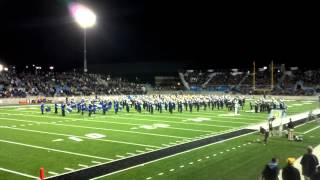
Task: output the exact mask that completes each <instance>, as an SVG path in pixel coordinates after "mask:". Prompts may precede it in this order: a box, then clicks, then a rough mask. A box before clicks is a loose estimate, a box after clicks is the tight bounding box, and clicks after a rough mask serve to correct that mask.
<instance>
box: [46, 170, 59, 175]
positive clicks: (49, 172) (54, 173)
mask: <svg viewBox="0 0 320 180" xmlns="http://www.w3.org/2000/svg"><path fill="white" fill-rule="evenodd" d="M48 174H52V175H58V174H59V173H56V172H53V171H48Z"/></svg>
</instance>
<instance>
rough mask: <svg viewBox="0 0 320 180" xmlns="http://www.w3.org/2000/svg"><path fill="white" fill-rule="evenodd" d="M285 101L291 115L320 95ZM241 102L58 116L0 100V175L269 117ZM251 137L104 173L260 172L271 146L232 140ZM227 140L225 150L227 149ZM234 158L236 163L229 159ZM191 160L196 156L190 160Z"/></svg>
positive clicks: (101, 159)
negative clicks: (237, 109) (237, 107)
mask: <svg viewBox="0 0 320 180" xmlns="http://www.w3.org/2000/svg"><path fill="white" fill-rule="evenodd" d="M247 104H248V103H247ZM287 104H288V105H289V106H290V107H289V110H288V114H289V115H290V114H295V113H299V112H305V111H309V110H310V109H314V108H317V107H318V102H300V101H293V102H288V103H287ZM246 110H248V109H247V107H246V109H245V110H243V111H241V115H240V116H235V117H234V116H228V115H229V113H230V112H229V111H227V110H226V109H224V110H217V109H215V110H213V111H211V110H209V109H207V110H206V111H203V110H200V111H199V112H195V111H194V112H192V113H190V112H183V113H181V114H180V113H177V112H174V114H172V115H170V114H169V113H168V112H163V113H162V114H160V113H158V112H155V113H154V114H153V115H151V114H149V113H141V114H139V113H136V112H133V111H132V112H130V113H126V112H120V113H118V114H117V115H116V114H114V112H112V111H110V112H108V113H107V114H106V115H102V114H101V113H98V114H96V115H93V116H92V117H88V115H87V114H85V115H84V116H82V115H81V114H77V113H75V112H73V113H71V114H67V115H66V117H62V116H61V114H58V115H56V114H54V113H53V112H51V113H48V114H45V115H41V114H40V110H39V106H16V107H0V177H1V179H29V178H32V177H38V174H39V168H40V167H44V168H45V175H46V177H49V176H54V175H57V174H62V173H66V172H71V171H74V170H78V169H83V168H87V167H90V166H94V165H98V164H101V163H106V162H111V161H114V160H118V159H123V158H126V157H130V156H134V155H137V154H143V153H146V152H150V151H154V150H157V149H161V148H166V147H169V146H174V145H175V144H180V143H184V142H189V141H193V140H196V139H199V138H204V137H207V136H212V135H214V134H220V133H223V132H227V131H232V130H235V129H239V128H242V127H246V126H248V125H252V124H256V123H259V122H262V121H265V120H266V118H267V114H266V113H259V114H256V113H250V112H245V111H246ZM309 126H311V125H309ZM312 127H313V126H311V127H310V128H312ZM301 128H303V126H302V127H301ZM306 129H308V128H306ZM318 131H319V130H315V131H312V132H310V133H312V134H313V133H315V135H314V136H315V137H316V136H317V135H319V132H318ZM303 132H304V131H303ZM303 132H302V133H303ZM316 133H318V134H316ZM256 138H257V135H249V136H245V137H242V138H238V139H235V140H230V141H226V142H223V143H219V144H215V145H211V146H208V147H205V148H201V149H199V150H194V151H191V152H188V153H184V154H182V155H177V156H174V157H171V158H168V159H164V160H161V161H157V162H155V163H151V164H148V165H145V166H143V167H139V168H133V169H132V170H127V171H123V172H120V173H116V174H113V175H110V176H108V177H107V179H147V178H149V177H152V179H168V177H169V176H170V178H169V179H195V178H196V179H207V178H208V177H211V176H214V177H219V179H223V177H225V176H229V175H232V176H235V175H236V174H237V173H241V176H243V177H245V175H248V177H253V176H255V175H256V174H257V173H258V172H256V171H257V169H259V168H261V161H265V160H267V159H269V158H270V156H269V155H268V156H266V155H265V156H261V155H259V153H261V152H266V154H267V153H271V150H270V152H269V150H268V149H266V147H261V144H259V143H254V142H252V143H251V144H250V146H249V145H248V146H246V147H248V150H247V148H242V149H243V150H242V149H241V148H240V149H239V150H237V151H234V150H232V147H234V145H238V144H239V145H242V144H244V143H248V142H249V141H251V140H253V139H256ZM312 140H313V139H312V138H308V140H306V141H304V142H303V143H301V144H294V143H293V144H291V142H285V141H284V143H282V141H283V140H282V139H280V138H278V139H277V138H275V139H274V140H273V141H272V142H270V145H267V147H269V146H270V147H272V146H273V145H272V143H275V144H276V143H278V144H281V145H282V146H283V147H284V148H280V149H281V150H279V155H280V154H282V153H284V152H285V149H286V148H289V149H290V148H292V146H293V152H292V153H293V154H294V155H298V153H300V152H301V151H303V150H304V146H305V144H308V143H309V144H315V142H313V141H312ZM242 147H244V145H242ZM226 148H227V150H229V151H224V150H226ZM228 148H229V149H228ZM261 148H265V149H261ZM249 150H250V151H249ZM220 152H222V153H221V154H220ZM275 152H278V151H276V150H275ZM275 152H274V151H272V153H275ZM210 153H211V156H212V153H216V156H217V157H216V158H215V159H214V160H213V159H212V158H213V157H211V156H210ZM222 154H223V156H222ZM225 154H227V156H225ZM275 155H278V154H275ZM207 156H209V158H208V159H207V158H206V157H207ZM228 156H229V157H228ZM199 159H201V160H199ZM232 159H233V160H232ZM256 160H257V162H256ZM232 161H234V162H236V163H231V162H232ZM252 161H253V162H252ZM191 162H193V163H192V164H189V163H191ZM201 162H203V163H201ZM263 163H265V162H263ZM180 164H184V167H182V168H179V167H180V166H182V165H180ZM193 164H194V166H192V165H193ZM196 164H199V165H196ZM249 165H250V166H249ZM168 168H170V169H168ZM244 168H245V169H244ZM252 168H253V169H252ZM172 169H174V170H172ZM178 169H179V171H178ZM170 170H171V171H170ZM230 171H231V172H230ZM168 172H172V173H168ZM159 173H160V175H158V174H159ZM161 173H163V174H161ZM128 177H130V178H128ZM237 177H239V176H237ZM225 179H232V178H228V177H225ZM239 179H241V178H239ZM242 179H244V178H242Z"/></svg>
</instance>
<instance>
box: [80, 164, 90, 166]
mask: <svg viewBox="0 0 320 180" xmlns="http://www.w3.org/2000/svg"><path fill="white" fill-rule="evenodd" d="M78 166H80V167H89V166H87V165H85V164H78Z"/></svg>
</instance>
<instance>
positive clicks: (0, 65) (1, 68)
mask: <svg viewBox="0 0 320 180" xmlns="http://www.w3.org/2000/svg"><path fill="white" fill-rule="evenodd" d="M1 71H3V65H2V64H0V72H1Z"/></svg>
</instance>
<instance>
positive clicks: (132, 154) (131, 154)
mask: <svg viewBox="0 0 320 180" xmlns="http://www.w3.org/2000/svg"><path fill="white" fill-rule="evenodd" d="M127 154H128V155H130V156H134V155H136V154H135V153H127Z"/></svg>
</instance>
